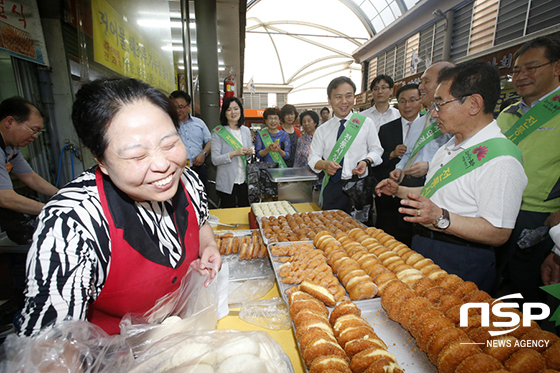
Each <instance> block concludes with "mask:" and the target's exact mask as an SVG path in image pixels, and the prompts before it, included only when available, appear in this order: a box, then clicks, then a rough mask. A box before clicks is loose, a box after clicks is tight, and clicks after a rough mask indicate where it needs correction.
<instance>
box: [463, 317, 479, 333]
mask: <svg viewBox="0 0 560 373" xmlns="http://www.w3.org/2000/svg"><path fill="white" fill-rule="evenodd" d="M459 321H460V320H459ZM481 325H482V318H481V316H480V315H479V314H478V313H477V314H475V315H473V316H469V318H468V319H467V326H458V328H461V329H462V330H463V331H464V332H465V333H467V334H469V330H471V329H474V328H478V327H479V326H481Z"/></svg>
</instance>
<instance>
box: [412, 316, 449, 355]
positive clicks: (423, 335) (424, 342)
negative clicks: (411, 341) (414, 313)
mask: <svg viewBox="0 0 560 373" xmlns="http://www.w3.org/2000/svg"><path fill="white" fill-rule="evenodd" d="M454 326H455V324H453V323H452V322H451V321H449V319H448V318H447V317H445V316H443V315H441V316H436V317H432V318H429V319H427V320H426V321H424V322H423V323H422V324H421V325H420V328H418V337H417V338H416V344H417V345H418V348H419V349H420V350H422V351H424V352H426V351H427V348H428V340H429V339H430V337H431V336H432V335H433V334H434V333H435V332H437V331H438V330H441V329H447V328H451V327H454Z"/></svg>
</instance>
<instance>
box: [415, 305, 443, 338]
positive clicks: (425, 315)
mask: <svg viewBox="0 0 560 373" xmlns="http://www.w3.org/2000/svg"><path fill="white" fill-rule="evenodd" d="M433 317H445V316H443V314H442V313H441V312H440V311H439V310H438V309H437V308H426V309H422V310H418V312H416V313H415V314H414V315H413V317H412V318H411V320H410V321H409V323H408V325H409V326H410V329H409V330H408V331H409V332H410V334H412V336H413V337H414V338H418V335H419V333H420V327H421V326H422V324H423V323H424V322H425V321H426V320H429V319H431V318H433Z"/></svg>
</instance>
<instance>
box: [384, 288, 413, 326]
mask: <svg viewBox="0 0 560 373" xmlns="http://www.w3.org/2000/svg"><path fill="white" fill-rule="evenodd" d="M416 296H417V295H416V293H415V292H414V290H412V289H404V290H401V291H399V292H398V293H395V295H394V296H393V298H391V299H389V301H388V303H387V307H388V308H387V309H386V311H387V315H388V316H389V318H390V319H391V320H396V319H397V317H398V315H399V313H400V312H401V307H402V305H403V303H404V302H405V301H406V300H407V299H410V298H414V297H416Z"/></svg>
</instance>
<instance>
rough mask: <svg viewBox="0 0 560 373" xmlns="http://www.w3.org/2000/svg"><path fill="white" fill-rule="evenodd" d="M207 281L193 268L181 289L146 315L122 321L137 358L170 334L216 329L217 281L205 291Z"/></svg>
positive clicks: (128, 316)
mask: <svg viewBox="0 0 560 373" xmlns="http://www.w3.org/2000/svg"><path fill="white" fill-rule="evenodd" d="M207 277H208V276H201V275H200V274H199V273H198V272H197V271H195V270H193V269H192V268H189V270H188V272H187V274H186V276H185V277H183V279H182V281H181V286H180V287H179V288H178V289H177V290H176V291H174V292H173V293H170V294H168V295H166V296H165V297H162V298H161V299H159V300H158V301H157V302H156V304H155V306H154V307H153V308H152V309H150V310H149V311H147V312H146V313H144V314H143V315H137V314H126V315H125V316H124V317H123V318H122V320H121V322H120V325H119V326H120V328H121V335H123V336H124V337H125V338H126V339H127V341H128V343H129V344H130V345H131V347H132V351H133V353H134V355H135V356H136V355H138V354H139V353H140V352H141V351H143V350H145V349H146V348H148V347H149V346H150V345H151V344H153V343H155V342H156V341H158V340H159V339H162V338H164V337H166V336H168V335H170V334H175V333H182V332H187V331H197V330H214V329H216V325H217V322H218V314H217V307H218V293H217V281H212V282H211V283H210V285H209V286H208V287H204V281H205V280H206V279H207Z"/></svg>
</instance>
